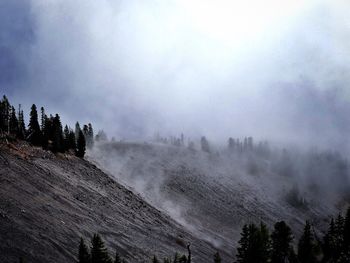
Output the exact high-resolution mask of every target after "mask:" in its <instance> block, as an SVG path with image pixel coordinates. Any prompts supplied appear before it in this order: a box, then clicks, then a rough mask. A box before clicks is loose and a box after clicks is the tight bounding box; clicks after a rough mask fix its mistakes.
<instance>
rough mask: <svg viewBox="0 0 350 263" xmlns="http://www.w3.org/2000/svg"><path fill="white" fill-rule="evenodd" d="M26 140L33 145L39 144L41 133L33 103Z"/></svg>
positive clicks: (40, 142)
mask: <svg viewBox="0 0 350 263" xmlns="http://www.w3.org/2000/svg"><path fill="white" fill-rule="evenodd" d="M27 140H28V141H29V142H30V143H32V144H33V145H35V146H41V144H42V133H41V130H40V126H39V122H38V113H37V110H36V106H35V104H33V105H32V108H31V112H30V120H29V127H28V136H27Z"/></svg>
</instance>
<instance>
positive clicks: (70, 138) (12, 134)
mask: <svg viewBox="0 0 350 263" xmlns="http://www.w3.org/2000/svg"><path fill="white" fill-rule="evenodd" d="M40 112H41V116H40V124H39V116H38V110H37V107H36V105H35V104H33V105H32V107H31V111H30V115H29V124H28V126H26V124H25V121H24V113H23V110H22V109H21V105H19V108H18V110H17V111H16V109H15V107H14V106H12V105H11V104H10V102H9V100H8V99H7V97H6V96H3V98H2V99H1V100H0V133H1V138H2V139H18V140H25V141H27V142H29V143H31V144H32V145H34V146H40V147H42V148H43V149H45V150H50V151H52V152H54V153H58V152H60V153H64V152H69V151H73V152H74V153H75V155H76V156H78V157H81V158H83V157H84V155H85V151H86V147H88V148H91V147H92V146H93V144H94V131H93V128H92V125H91V124H90V123H89V124H88V125H84V126H83V128H82V129H81V128H80V125H79V123H78V122H77V123H76V126H75V131H73V129H71V128H70V127H68V126H67V125H66V126H65V127H64V128H63V127H62V123H61V118H60V116H59V115H58V114H56V115H55V116H53V115H51V114H50V115H49V116H48V115H47V114H46V112H45V109H44V108H43V107H42V108H41V109H40Z"/></svg>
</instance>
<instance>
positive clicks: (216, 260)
mask: <svg viewBox="0 0 350 263" xmlns="http://www.w3.org/2000/svg"><path fill="white" fill-rule="evenodd" d="M214 263H221V257H220V254H219V252H216V253H215V254H214Z"/></svg>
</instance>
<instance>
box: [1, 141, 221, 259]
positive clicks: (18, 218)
mask: <svg viewBox="0 0 350 263" xmlns="http://www.w3.org/2000/svg"><path fill="white" fill-rule="evenodd" d="M0 186H1V188H0V262H4V263H6V262H17V261H18V258H19V257H20V256H23V257H24V258H25V259H26V262H36V263H40V262H62V263H63V262H74V261H75V259H76V255H77V248H78V243H79V238H80V236H83V237H85V238H88V239H90V238H91V235H92V234H93V233H96V232H98V233H100V234H101V235H102V237H103V238H104V240H105V241H106V244H107V246H108V248H109V251H110V253H111V254H114V253H115V249H118V251H119V252H120V254H121V255H122V256H124V257H126V258H127V259H128V261H129V262H146V261H147V262H149V258H150V257H151V256H152V255H153V254H157V255H159V256H165V255H172V254H173V253H175V251H179V252H182V253H185V252H186V250H185V244H186V243H187V242H191V243H192V254H193V255H194V260H193V262H207V261H208V258H210V259H211V258H212V255H213V254H214V253H215V249H214V248H213V247H212V246H211V245H210V244H209V243H207V242H205V241H202V240H200V239H198V238H196V237H194V236H193V235H191V234H189V233H187V232H186V231H184V230H183V227H182V226H181V225H179V224H178V223H176V222H175V221H174V220H172V219H171V218H170V217H169V216H166V215H165V214H163V213H162V212H160V211H159V210H157V209H155V208H154V207H152V206H150V205H149V204H148V203H147V202H145V201H144V200H143V199H142V198H141V197H139V196H137V195H135V194H133V193H132V192H131V191H129V190H128V189H126V188H125V187H123V186H121V185H120V184H118V183H117V182H116V181H115V180H113V179H111V178H110V177H109V176H108V175H106V174H105V173H103V172H102V171H101V170H99V169H98V168H97V167H96V166H95V165H93V164H91V163H89V162H88V161H85V160H82V159H79V158H76V157H73V156H69V155H58V156H55V155H53V154H51V153H49V152H46V151H43V150H41V149H38V148H32V147H29V146H27V145H26V144H24V145H16V146H13V145H10V146H9V145H1V146H0ZM225 256H226V257H227V254H224V257H225ZM209 261H210V260H209Z"/></svg>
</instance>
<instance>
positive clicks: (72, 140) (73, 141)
mask: <svg viewBox="0 0 350 263" xmlns="http://www.w3.org/2000/svg"><path fill="white" fill-rule="evenodd" d="M76 148H77V144H76V139H75V132H74V131H73V130H70V131H69V149H73V150H76Z"/></svg>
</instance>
